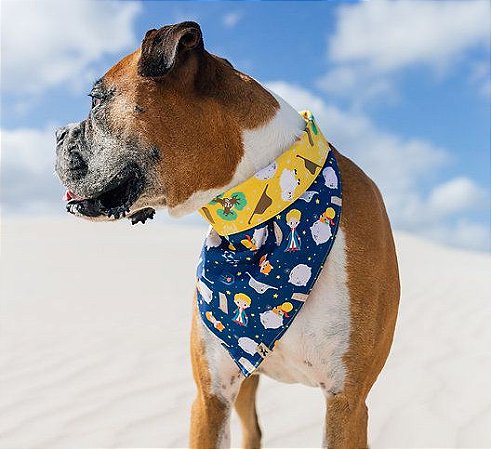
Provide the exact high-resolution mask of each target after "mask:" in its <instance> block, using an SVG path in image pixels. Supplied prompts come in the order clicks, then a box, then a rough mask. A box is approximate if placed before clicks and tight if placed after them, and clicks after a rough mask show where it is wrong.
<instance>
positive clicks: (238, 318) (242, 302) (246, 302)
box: [232, 293, 251, 326]
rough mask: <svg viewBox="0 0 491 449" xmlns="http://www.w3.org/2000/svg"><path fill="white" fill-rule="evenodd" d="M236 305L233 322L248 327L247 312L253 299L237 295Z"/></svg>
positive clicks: (243, 294) (235, 298) (244, 295)
mask: <svg viewBox="0 0 491 449" xmlns="http://www.w3.org/2000/svg"><path fill="white" fill-rule="evenodd" d="M234 303H235V305H236V306H237V309H235V311H234V316H233V318H232V321H233V322H234V323H237V324H238V325H239V326H247V320H248V318H247V314H246V311H245V310H246V309H248V308H249V307H250V306H251V298H249V296H247V295H246V294H245V293H237V294H236V295H235V296H234Z"/></svg>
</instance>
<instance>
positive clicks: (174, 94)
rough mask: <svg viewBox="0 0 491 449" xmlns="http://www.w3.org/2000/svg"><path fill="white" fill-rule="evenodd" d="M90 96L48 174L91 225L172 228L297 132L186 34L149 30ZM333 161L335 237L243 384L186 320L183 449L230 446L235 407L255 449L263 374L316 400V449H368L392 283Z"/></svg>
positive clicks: (288, 114) (389, 248)
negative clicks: (188, 397)
mask: <svg viewBox="0 0 491 449" xmlns="http://www.w3.org/2000/svg"><path fill="white" fill-rule="evenodd" d="M91 96H92V108H91V111H90V114H89V116H88V117H87V119H85V120H84V121H82V122H80V123H75V124H70V125H67V126H66V127H64V128H61V129H60V130H58V131H57V162H56V171H57V173H58V175H59V177H60V178H61V180H62V181H63V183H64V184H65V186H66V187H67V189H68V196H67V199H68V200H70V201H69V203H68V206H67V208H68V210H69V211H70V212H71V213H73V214H75V215H78V216H81V217H86V218H90V219H94V220H113V219H117V218H121V217H123V216H128V217H130V218H133V221H135V222H136V221H139V220H140V221H144V220H145V218H147V217H148V216H151V215H152V213H153V210H154V208H159V207H166V208H167V209H168V210H169V213H170V214H171V215H174V216H182V215H185V214H188V213H190V212H193V211H196V210H197V209H199V208H200V207H201V206H203V205H205V204H206V203H208V202H209V201H211V200H212V199H213V198H214V197H215V196H216V195H217V194H220V193H221V192H223V191H225V190H227V189H229V188H231V187H233V186H235V185H237V184H239V183H241V182H243V181H244V180H246V179H247V178H249V177H251V176H252V175H253V174H254V173H255V172H257V171H258V170H259V169H261V168H263V167H265V166H267V165H268V164H269V163H270V162H271V161H273V160H274V159H276V158H277V157H278V156H279V155H280V154H281V153H282V152H284V151H285V150H286V149H288V148H289V147H290V146H291V145H292V143H293V142H294V141H295V140H296V139H297V137H298V136H299V135H301V133H302V132H303V130H304V126H305V122H304V120H303V119H302V118H301V117H300V115H299V114H298V113H297V112H296V111H295V110H294V109H293V108H292V107H291V106H289V105H288V104H287V103H286V102H285V101H284V100H282V99H281V98H280V97H278V96H276V95H275V94H273V93H272V92H269V91H268V90H267V89H265V88H263V87H262V86H261V85H260V84H259V83H257V82H256V81H255V80H254V79H252V78H251V77H249V76H247V75H245V74H243V73H241V72H239V71H238V70H236V69H234V68H233V67H232V65H231V64H230V63H229V62H228V61H226V60H225V59H222V58H220V57H218V56H215V55H212V54H210V53H208V52H207V51H206V50H205V49H204V45H203V39H202V34H201V30H200V28H199V25H198V24H196V23H194V22H184V23H180V24H177V25H172V26H166V27H163V28H161V29H159V30H150V31H148V32H147V34H146V35H145V38H144V40H143V42H142V45H141V48H139V49H138V50H136V51H135V52H134V53H132V54H130V55H128V56H126V57H125V58H123V59H122V60H121V61H120V62H118V63H117V64H116V65H115V66H113V67H112V68H111V69H110V70H109V71H108V72H107V73H106V74H105V75H104V76H103V77H102V78H101V79H100V80H99V81H98V82H96V83H95V85H94V88H93V90H92V93H91ZM308 106H309V105H305V107H308ZM314 112H315V111H314ZM336 158H337V160H338V164H339V166H340V172H341V176H342V180H343V213H342V215H341V224H340V230H339V232H338V235H337V238H336V241H335V243H334V246H333V248H332V251H331V253H330V255H329V257H328V261H327V263H326V265H325V267H324V269H323V271H322V273H321V274H320V276H319V278H318V280H317V283H316V285H315V286H314V289H313V291H312V293H311V294H310V296H309V299H308V301H307V302H306V304H305V305H304V307H303V308H302V310H301V312H300V313H299V315H298V317H297V318H296V319H295V321H294V322H293V324H292V325H291V327H290V329H289V330H288V332H286V334H285V335H284V336H283V337H282V341H283V342H285V344H282V345H279V347H278V348H277V349H275V351H273V352H272V353H271V354H270V356H269V357H268V358H267V359H266V360H265V361H264V362H263V363H262V365H261V366H260V368H259V370H258V372H257V374H255V375H253V376H251V377H249V378H248V379H247V380H243V379H244V378H243V376H242V375H241V374H240V373H239V369H238V368H237V366H236V365H235V363H234V362H233V361H232V359H231V358H230V357H229V355H228V354H227V352H226V350H225V349H224V348H223V347H222V345H221V344H220V343H219V341H218V339H217V338H216V337H215V336H214V335H212V334H211V333H210V332H209V331H208V330H206V329H205V328H204V326H203V324H202V322H201V320H200V319H199V317H198V315H197V313H195V316H194V319H193V324H192V331H191V357H192V365H193V373H194V378H195V380H196V385H197V390H198V391H197V397H196V399H195V401H194V404H193V408H192V416H191V432H190V446H191V447H193V448H198V447H200V448H215V447H226V446H227V445H228V444H229V418H230V413H231V409H232V407H233V406H234V405H235V408H236V410H237V412H238V414H239V416H240V418H241V420H242V425H243V445H244V447H247V448H252V447H259V446H260V439H261V431H260V428H259V425H258V420H257V415H256V408H255V394H256V389H257V386H258V381H259V375H261V374H265V375H267V376H270V377H272V378H274V379H277V380H279V381H281V382H287V383H292V382H300V383H302V384H305V385H309V386H313V387H319V388H320V389H321V391H322V394H323V395H324V397H325V400H326V423H325V435H324V444H325V446H327V447H349V448H354V447H366V446H367V420H368V413H367V407H366V405H365V400H366V397H367V395H368V392H369V391H370V388H371V386H372V385H373V383H374V382H375V380H376V378H377V375H378V374H379V372H380V370H381V369H382V366H383V365H384V362H385V360H386V357H387V355H388V353H389V349H390V346H391V342H392V336H393V331H394V325H395V321H396V316H397V309H398V301H399V277H398V268H397V260H396V254H395V249H394V243H393V239H392V232H391V228H390V224H389V220H388V218H387V214H386V211H385V207H384V203H383V200H382V197H381V195H380V193H379V191H378V189H377V187H376V186H375V184H374V183H373V182H372V181H371V180H370V179H369V178H368V177H367V176H366V175H365V173H364V172H363V171H362V170H361V169H360V168H358V167H357V166H356V165H355V164H354V163H353V162H352V161H350V160H349V159H347V158H346V157H344V156H343V155H341V154H339V153H338V152H336ZM367 204H370V207H369V208H367V207H366V205H367Z"/></svg>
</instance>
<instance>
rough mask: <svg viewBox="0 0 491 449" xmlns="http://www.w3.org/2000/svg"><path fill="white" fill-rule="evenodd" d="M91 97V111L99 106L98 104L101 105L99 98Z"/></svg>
mask: <svg viewBox="0 0 491 449" xmlns="http://www.w3.org/2000/svg"><path fill="white" fill-rule="evenodd" d="M91 97H92V109H94V108H95V107H96V106H99V104H101V102H102V98H101V97H95V96H93V95H91Z"/></svg>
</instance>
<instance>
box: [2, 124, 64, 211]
mask: <svg viewBox="0 0 491 449" xmlns="http://www.w3.org/2000/svg"><path fill="white" fill-rule="evenodd" d="M0 139H1V178H0V179H1V192H2V194H1V200H2V211H3V212H16V213H30V212H35V213H44V214H49V213H50V212H56V211H64V208H63V202H62V200H61V196H62V193H63V187H62V185H61V182H60V181H59V180H58V178H57V177H56V176H55V174H54V161H55V138H54V129H53V128H50V127H47V128H45V129H30V128H19V129H15V130H2V131H1V134H0Z"/></svg>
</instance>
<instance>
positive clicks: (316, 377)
mask: <svg viewBox="0 0 491 449" xmlns="http://www.w3.org/2000/svg"><path fill="white" fill-rule="evenodd" d="M202 335H203V337H204V343H205V347H206V355H207V358H208V367H209V369H210V375H211V378H212V379H213V384H215V385H221V384H222V383H223V382H222V381H223V380H225V379H228V378H229V376H230V375H234V373H236V371H237V366H236V365H235V363H234V362H233V361H232V359H231V357H230V356H229V354H228V352H227V351H226V350H225V349H224V348H223V346H222V345H221V343H220V341H219V340H218V339H217V338H216V337H215V336H214V335H212V334H211V333H210V332H209V331H208V330H207V329H205V328H203V334H202ZM349 335H350V310H349V291H348V287H347V273H346V253H345V238H344V233H343V231H342V230H341V229H340V230H339V231H338V234H337V237H336V240H335V242H334V245H333V248H332V250H331V253H330V254H329V257H328V261H327V263H326V264H325V266H324V268H323V270H322V272H321V273H320V275H319V277H318V279H317V282H316V284H315V286H314V288H313V290H312V292H311V293H310V296H309V298H308V299H307V301H306V303H305V304H304V306H303V307H302V309H301V311H300V312H299V313H298V315H297V317H296V318H295V320H294V321H293V323H292V324H291V326H290V328H289V329H288V331H287V332H286V333H285V334H284V335H283V336H282V337H281V339H280V340H279V341H278V342H277V344H276V346H275V347H274V349H273V351H272V352H271V353H270V354H269V355H268V356H267V357H266V359H265V360H264V361H263V363H261V365H260V366H259V368H258V370H257V372H258V373H260V374H265V375H267V376H269V377H272V378H274V379H276V380H278V381H280V382H285V383H302V384H304V385H308V386H313V387H321V388H322V389H324V390H325V391H326V392H336V391H338V390H340V389H342V386H343V382H344V378H345V374H346V370H345V366H344V363H343V356H344V354H345V352H346V350H347V349H348V345H349ZM222 394H223V392H222Z"/></svg>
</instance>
